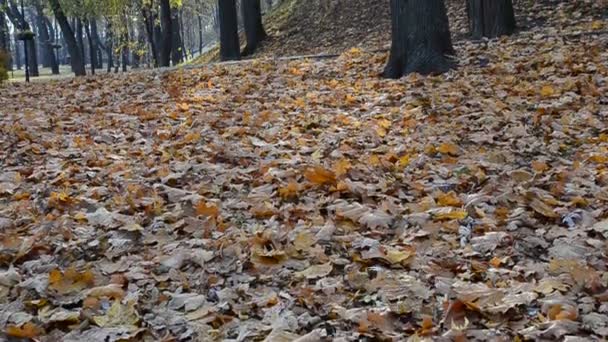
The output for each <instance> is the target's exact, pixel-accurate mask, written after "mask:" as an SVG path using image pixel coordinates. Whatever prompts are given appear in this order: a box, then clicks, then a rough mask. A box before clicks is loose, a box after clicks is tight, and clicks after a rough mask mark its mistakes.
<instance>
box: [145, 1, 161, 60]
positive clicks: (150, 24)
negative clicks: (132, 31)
mask: <svg viewBox="0 0 608 342" xmlns="http://www.w3.org/2000/svg"><path fill="white" fill-rule="evenodd" d="M141 11H142V12H141V13H142V17H143V18H144V27H145V29H146V37H147V39H148V44H149V45H150V51H151V52H152V58H153V59H154V67H155V68H158V66H159V56H158V49H157V48H156V39H155V38H154V25H155V24H154V22H155V21H156V20H155V18H154V15H153V14H152V13H151V11H150V9H149V8H146V7H143V8H142V10H141Z"/></svg>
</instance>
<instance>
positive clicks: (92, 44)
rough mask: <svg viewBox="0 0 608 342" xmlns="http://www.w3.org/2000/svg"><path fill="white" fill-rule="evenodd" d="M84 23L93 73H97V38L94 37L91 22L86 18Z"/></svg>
mask: <svg viewBox="0 0 608 342" xmlns="http://www.w3.org/2000/svg"><path fill="white" fill-rule="evenodd" d="M84 25H85V32H86V34H87V40H88V42H89V55H90V56H91V75H95V68H96V67H97V52H96V51H95V49H96V48H97V45H96V44H95V39H93V34H92V33H91V23H90V22H89V21H88V20H86V21H85V22H84Z"/></svg>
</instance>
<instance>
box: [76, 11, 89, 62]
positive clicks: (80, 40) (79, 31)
mask: <svg viewBox="0 0 608 342" xmlns="http://www.w3.org/2000/svg"><path fill="white" fill-rule="evenodd" d="M83 36H84V32H83V25H82V20H80V18H78V19H76V42H77V43H78V49H80V54H82V60H83V63H84V65H85V66H86V65H87V54H86V50H85V48H84V38H83Z"/></svg>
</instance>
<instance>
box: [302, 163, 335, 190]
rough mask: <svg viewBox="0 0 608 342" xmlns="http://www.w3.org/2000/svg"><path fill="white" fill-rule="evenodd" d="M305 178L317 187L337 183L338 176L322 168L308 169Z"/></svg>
mask: <svg viewBox="0 0 608 342" xmlns="http://www.w3.org/2000/svg"><path fill="white" fill-rule="evenodd" d="M304 177H305V178H306V179H307V180H308V181H309V182H311V183H313V184H317V185H324V184H333V183H335V182H336V175H335V174H334V173H333V172H332V171H330V170H326V169H324V168H323V167H320V166H315V167H311V168H308V169H307V170H306V171H305V172H304Z"/></svg>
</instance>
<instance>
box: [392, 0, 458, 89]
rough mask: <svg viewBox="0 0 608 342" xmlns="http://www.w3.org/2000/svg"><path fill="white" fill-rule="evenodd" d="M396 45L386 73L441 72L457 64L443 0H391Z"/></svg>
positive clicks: (398, 75)
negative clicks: (454, 58) (453, 57)
mask: <svg viewBox="0 0 608 342" xmlns="http://www.w3.org/2000/svg"><path fill="white" fill-rule="evenodd" d="M391 19H392V47H391V53H390V57H389V61H388V64H387V65H386V68H385V69H384V73H383V76H384V77H386V78H400V77H401V76H403V75H407V74H409V73H413V72H417V73H420V74H423V75H428V74H439V73H443V72H446V71H448V70H449V69H451V68H454V67H455V64H456V63H455V61H454V60H453V59H452V56H453V55H454V54H455V52H454V48H453V47H452V39H451V36H450V28H449V22H448V16H447V11H446V8H445V4H444V2H443V0H391Z"/></svg>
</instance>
